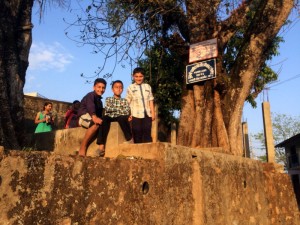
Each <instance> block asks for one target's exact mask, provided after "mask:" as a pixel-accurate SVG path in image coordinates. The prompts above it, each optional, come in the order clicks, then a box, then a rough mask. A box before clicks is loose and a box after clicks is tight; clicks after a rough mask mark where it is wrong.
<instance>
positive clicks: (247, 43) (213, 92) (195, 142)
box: [177, 0, 293, 156]
mask: <svg viewBox="0 0 300 225" xmlns="http://www.w3.org/2000/svg"><path fill="white" fill-rule="evenodd" d="M206 2H207V4H204V2H203V1H201V2H200V1H197V0H191V1H189V4H188V5H187V11H188V15H189V17H188V27H189V29H190V31H189V33H190V43H191V44H193V43H197V42H201V41H204V40H208V39H212V38H217V39H218V57H217V78H216V79H214V80H208V81H204V82H201V83H196V84H193V85H187V86H186V87H185V90H184V92H183V97H182V112H181V118H180V125H179V132H178V140H177V143H178V144H180V145H185V146H191V147H197V146H198V147H222V148H223V151H224V152H225V153H229V154H233V155H240V156H241V155H242V153H243V150H242V136H241V117H242V112H243V106H244V102H245V100H246V98H247V96H248V95H249V93H250V91H251V88H252V86H253V82H254V80H255V79H256V77H257V75H258V74H257V73H258V71H259V69H260V67H261V66H262V64H263V63H264V62H265V60H266V51H267V49H268V47H269V46H270V45H271V44H272V41H273V39H274V37H275V36H276V35H277V33H278V32H279V30H280V28H281V27H282V25H283V24H284V22H285V21H286V20H287V18H288V16H289V14H290V11H291V9H292V8H293V0H282V1H278V0H262V1H245V2H244V3H242V4H241V6H240V7H239V8H238V9H236V10H235V11H234V12H232V14H231V16H230V17H229V18H228V19H226V20H225V21H221V22H220V21H218V20H217V17H216V15H215V14H214V9H215V8H216V7H217V5H218V4H219V1H206ZM251 2H256V5H255V7H256V11H255V16H254V17H253V21H252V22H251V24H250V25H249V27H248V28H247V29H246V32H245V36H244V41H243V45H242V48H241V49H240V51H239V55H238V57H237V60H236V62H235V65H234V66H233V68H232V69H231V71H230V74H227V73H226V72H224V71H225V68H223V67H222V66H223V65H222V62H223V60H222V59H223V58H222V56H223V52H224V48H225V47H226V44H227V42H228V40H229V39H230V38H231V37H232V36H233V35H234V32H236V30H237V29H236V27H238V26H240V25H242V24H243V23H244V22H245V21H246V20H247V11H248V9H249V8H250V7H252V6H253V5H251ZM257 2H258V3H257ZM213 4H215V5H213ZM195 15H196V16H195ZM232 27H234V29H232V30H231V28H232Z"/></svg>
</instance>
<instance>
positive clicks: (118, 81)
mask: <svg viewBox="0 0 300 225" xmlns="http://www.w3.org/2000/svg"><path fill="white" fill-rule="evenodd" d="M116 83H120V84H122V86H123V87H124V84H123V82H122V81H121V80H115V81H113V82H111V87H112V88H113V87H114V85H115V84H116Z"/></svg>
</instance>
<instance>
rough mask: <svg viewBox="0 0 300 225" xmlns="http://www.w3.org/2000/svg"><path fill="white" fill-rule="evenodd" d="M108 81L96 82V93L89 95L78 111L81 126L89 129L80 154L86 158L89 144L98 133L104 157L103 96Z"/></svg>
mask: <svg viewBox="0 0 300 225" xmlns="http://www.w3.org/2000/svg"><path fill="white" fill-rule="evenodd" d="M105 88H106V81H105V80H104V79H102V78H97V79H96V80H95V81H94V87H93V89H94V91H92V92H89V93H87V94H86V95H85V96H84V97H83V99H82V100H81V104H80V108H79V110H78V117H79V125H80V126H82V127H84V128H87V131H86V133H85V136H84V138H83V140H82V142H81V145H80V149H79V152H78V154H79V155H80V156H85V155H86V151H87V146H88V143H89V142H90V141H91V139H92V138H93V137H94V135H95V134H96V133H97V131H98V136H97V144H98V145H99V151H100V156H104V154H105V150H104V145H105V142H106V140H104V138H103V133H102V132H103V130H102V123H103V120H102V112H103V104H102V100H101V99H102V95H103V93H104V92H105Z"/></svg>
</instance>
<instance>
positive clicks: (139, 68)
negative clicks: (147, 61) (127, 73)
mask: <svg viewBox="0 0 300 225" xmlns="http://www.w3.org/2000/svg"><path fill="white" fill-rule="evenodd" d="M136 73H141V74H143V75H144V76H145V70H144V68H142V67H137V68H135V69H134V70H133V72H132V75H134V74H136Z"/></svg>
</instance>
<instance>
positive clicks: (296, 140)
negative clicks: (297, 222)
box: [275, 133, 300, 206]
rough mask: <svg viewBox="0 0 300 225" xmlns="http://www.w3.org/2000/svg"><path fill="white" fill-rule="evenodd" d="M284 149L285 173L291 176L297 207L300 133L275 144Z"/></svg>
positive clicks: (299, 175)
mask: <svg viewBox="0 0 300 225" xmlns="http://www.w3.org/2000/svg"><path fill="white" fill-rule="evenodd" d="M275 147H281V148H284V149H285V154H286V159H287V171H288V174H289V175H290V176H291V179H292V182H293V186H294V190H295V194H296V197H297V201H298V205H299V206H300V133H299V134H297V135H295V136H293V137H291V138H289V139H287V140H285V141H283V142H281V143H279V144H277V145H276V146H275Z"/></svg>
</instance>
